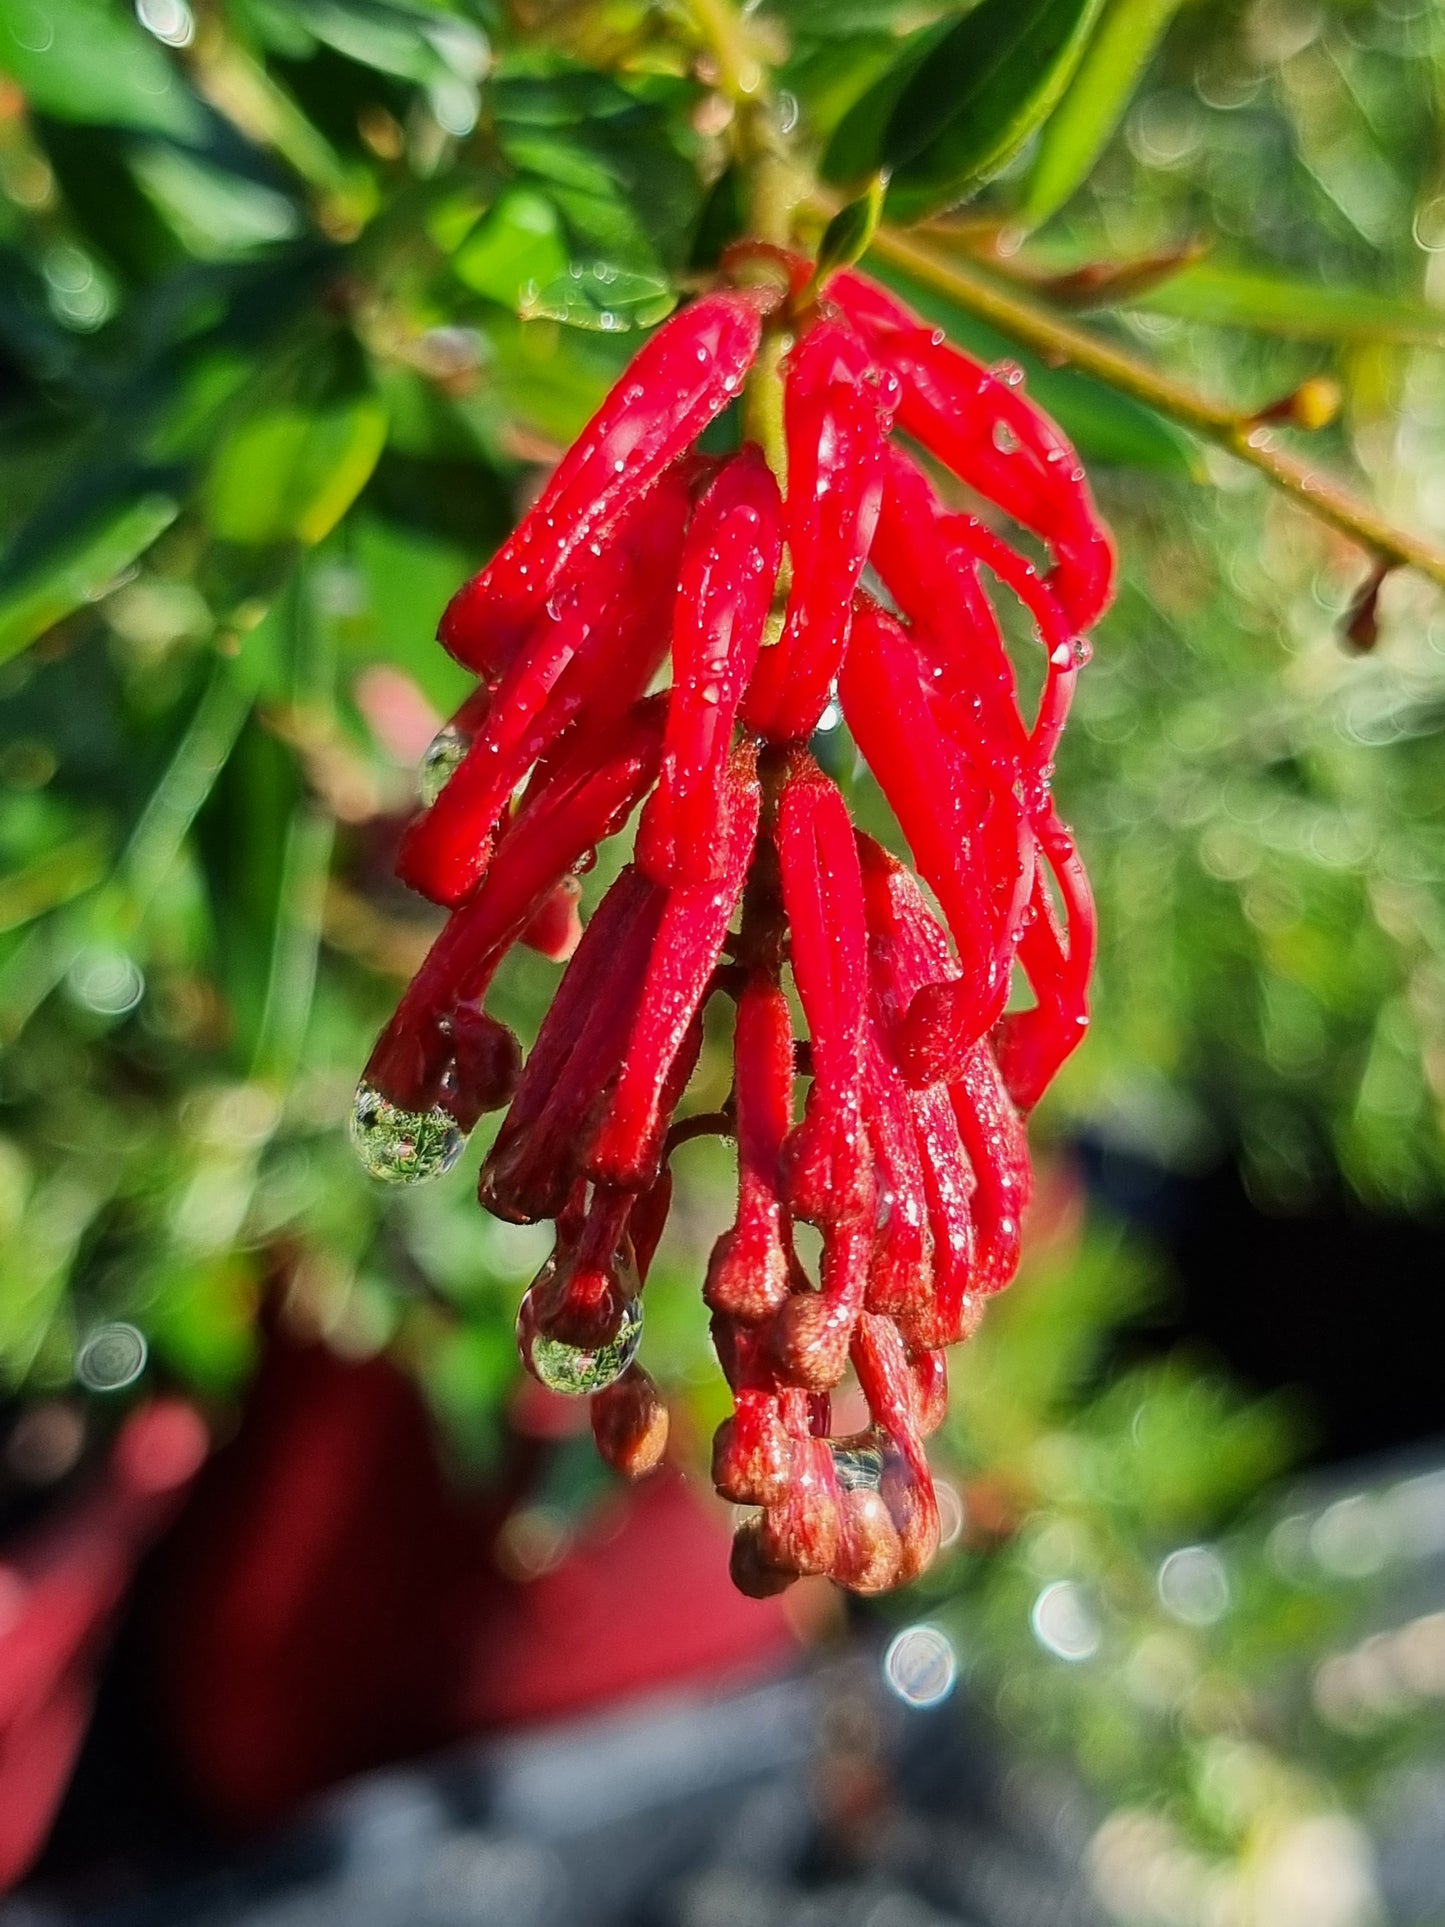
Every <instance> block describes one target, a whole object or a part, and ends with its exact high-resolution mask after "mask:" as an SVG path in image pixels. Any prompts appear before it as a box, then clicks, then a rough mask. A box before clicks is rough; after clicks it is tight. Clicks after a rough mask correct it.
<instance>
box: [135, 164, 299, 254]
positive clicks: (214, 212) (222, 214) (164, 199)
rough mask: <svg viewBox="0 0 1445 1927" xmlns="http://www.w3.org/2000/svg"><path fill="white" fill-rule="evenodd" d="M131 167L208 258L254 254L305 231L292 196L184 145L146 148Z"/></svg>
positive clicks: (184, 237)
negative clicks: (188, 150)
mask: <svg viewBox="0 0 1445 1927" xmlns="http://www.w3.org/2000/svg"><path fill="white" fill-rule="evenodd" d="M131 166H132V167H133V168H134V170H135V174H136V178H137V179H138V180H139V182H140V184H141V186H142V187H143V188H144V190H145V192H146V195H147V198H148V199H149V200H150V201H151V203H152V205H153V206H154V207H156V208H157V209H158V210H159V211H160V213H161V214H162V215H163V216H164V217H165V219H166V220H167V221H168V222H169V223H170V225H171V227H172V228H174V230H175V232H176V234H177V235H178V236H179V237H180V239H181V241H182V242H184V244H185V246H186V248H187V249H188V250H189V251H190V253H192V254H194V255H196V256H197V257H198V258H199V259H200V260H202V261H208V260H218V261H219V260H227V259H230V258H232V257H234V256H236V255H244V254H248V253H250V252H252V251H253V250H254V249H256V248H264V247H268V246H274V245H275V244H276V243H277V242H278V241H287V240H290V239H291V237H292V236H293V235H295V234H297V233H299V232H300V229H301V211H300V209H299V208H298V207H297V206H296V204H295V202H294V201H292V200H290V199H288V197H287V196H286V195H284V194H280V193H278V192H277V191H276V189H275V188H272V187H266V186H264V185H263V184H262V183H261V182H260V181H252V180H247V179H246V178H245V177H244V176H242V175H239V174H233V173H229V172H228V171H227V170H225V169H224V168H219V167H212V166H211V165H209V163H207V162H205V161H201V160H197V159H196V158H195V157H194V155H191V154H185V153H182V152H181V151H180V149H179V148H175V147H162V146H159V145H157V146H153V147H145V148H142V149H141V150H140V151H139V152H138V153H137V154H135V155H133V156H132V159H131Z"/></svg>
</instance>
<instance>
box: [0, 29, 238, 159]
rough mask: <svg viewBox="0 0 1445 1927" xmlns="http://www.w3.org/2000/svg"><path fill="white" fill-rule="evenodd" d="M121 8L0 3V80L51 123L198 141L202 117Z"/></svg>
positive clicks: (172, 72) (155, 48) (164, 61)
mask: <svg viewBox="0 0 1445 1927" xmlns="http://www.w3.org/2000/svg"><path fill="white" fill-rule="evenodd" d="M129 16H130V9H129V8H128V7H120V6H114V5H112V4H110V0H66V3H65V4H64V5H63V6H62V5H57V4H56V0H44V3H43V4H42V0H7V4H6V5H5V6H4V7H0V73H7V74H9V75H10V76H11V78H12V79H13V80H15V81H16V82H18V83H19V86H20V88H21V90H22V91H23V93H24V94H25V96H26V98H27V100H29V102H30V104H31V106H32V107H34V108H36V109H37V110H38V111H39V112H40V113H42V114H52V115H54V117H55V118H56V119H57V120H73V121H86V122H92V123H94V124H96V125H98V126H102V127H134V128H139V129H140V130H142V131H143V132H145V133H150V134H168V135H170V136H172V137H173V138H174V139H176V140H199V139H201V138H202V137H203V136H204V134H205V131H206V116H205V114H204V112H203V110H202V108H201V105H200V103H199V102H198V101H197V100H196V98H195V96H194V95H193V94H191V93H189V92H188V91H187V89H186V87H185V84H184V82H183V81H182V79H181V76H180V74H179V72H178V71H177V70H176V69H175V68H174V67H173V66H172V65H171V63H170V61H169V60H168V59H167V58H166V56H165V55H164V54H163V53H162V52H161V49H160V47H159V46H158V45H157V44H156V42H155V41H154V40H152V39H151V38H150V36H149V35H148V34H147V33H145V32H144V30H143V29H142V28H141V27H140V26H138V25H137V23H136V21H135V20H134V19H133V18H131V17H129Z"/></svg>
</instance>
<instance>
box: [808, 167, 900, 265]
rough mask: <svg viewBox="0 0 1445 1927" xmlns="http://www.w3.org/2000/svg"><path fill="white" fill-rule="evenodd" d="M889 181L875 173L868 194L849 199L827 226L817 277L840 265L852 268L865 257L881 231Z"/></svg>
mask: <svg viewBox="0 0 1445 1927" xmlns="http://www.w3.org/2000/svg"><path fill="white" fill-rule="evenodd" d="M884 187H885V182H884V178H883V176H882V175H881V174H875V175H874V176H873V179H872V180H871V181H870V182H869V184H868V191H867V193H866V194H860V195H859V197H858V199H857V200H856V201H849V202H848V204H847V206H846V207H840V208H839V209H838V212H837V213H836V214H835V215H834V216H833V218H832V220H831V221H829V223H828V225H827V227H825V228H824V229H823V238H822V240H821V241H820V242H819V243H818V264H817V267H816V268H815V269H814V275H815V277H816V279H817V280H819V281H822V280H823V279H824V278H825V277H826V276H827V275H830V274H836V273H837V272H838V270H839V269H840V268H851V267H852V265H853V263H854V262H855V261H861V260H862V258H863V256H864V255H865V254H866V253H867V252H868V249H869V247H870V246H871V244H872V241H873V236H874V235H875V234H876V233H877V232H878V222H879V220H880V219H881V217H882V214H883V194H884Z"/></svg>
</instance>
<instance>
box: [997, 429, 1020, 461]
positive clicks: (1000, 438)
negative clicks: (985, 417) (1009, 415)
mask: <svg viewBox="0 0 1445 1927" xmlns="http://www.w3.org/2000/svg"><path fill="white" fill-rule="evenodd" d="M993 445H994V447H995V448H996V449H997V450H998V452H999V454H1000V455H1017V454H1018V452H1019V447H1020V443H1019V438H1018V436H1017V435H1015V433H1014V432H1013V430H1012V429H1011V428H1010V427H1009V425H1008V423H1007V422H995V423H994V425H993Z"/></svg>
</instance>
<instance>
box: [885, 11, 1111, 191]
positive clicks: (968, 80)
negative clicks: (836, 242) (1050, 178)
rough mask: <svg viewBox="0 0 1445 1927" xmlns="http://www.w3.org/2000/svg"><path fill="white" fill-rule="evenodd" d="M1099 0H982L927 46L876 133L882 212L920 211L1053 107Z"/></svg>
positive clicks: (988, 173)
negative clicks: (884, 177)
mask: <svg viewBox="0 0 1445 1927" xmlns="http://www.w3.org/2000/svg"><path fill="white" fill-rule="evenodd" d="M1100 5H1101V0H982V4H981V5H980V6H978V7H976V8H975V9H974V10H973V12H972V13H970V14H966V15H965V16H964V18H963V19H962V20H960V21H959V22H958V24H957V25H956V26H955V27H953V28H952V29H951V30H950V31H949V32H948V33H947V34H946V35H945V36H944V37H943V39H942V40H940V41H938V43H937V44H936V45H935V46H934V47H933V48H932V49H931V50H930V51H929V53H928V54H927V56H926V58H925V59H924V60H923V61H922V63H921V64H920V65H919V66H918V68H917V70H916V71H915V72H914V73H913V75H912V76H911V78H910V79H909V81H908V84H907V86H905V87H904V89H903V91H902V93H900V94H899V96H898V99H897V101H896V103H895V104H894V107H893V111H892V112H891V114H890V115H889V117H888V124H887V127H886V128H885V130H884V135H883V150H882V162H883V165H884V166H886V167H888V168H890V169H891V170H892V181H891V183H890V186H889V191H888V207H889V212H890V214H892V215H893V216H894V217H895V218H896V219H899V220H920V219H922V218H923V217H924V216H926V215H928V214H932V213H936V212H937V211H938V210H940V209H942V208H946V207H952V206H954V205H955V204H956V203H957V202H959V201H961V200H963V199H964V198H965V197H966V196H967V195H969V194H970V193H972V192H973V191H974V189H976V188H978V187H981V186H982V185H983V183H984V182H985V181H987V180H989V179H991V178H992V177H993V175H995V174H997V173H998V172H999V170H1000V169H1001V168H1003V167H1005V166H1006V165H1007V164H1008V162H1009V161H1011V160H1012V159H1013V157H1014V155H1015V154H1017V153H1018V151H1019V149H1020V148H1021V147H1022V146H1023V144H1024V142H1025V141H1026V140H1027V139H1028V138H1029V136H1030V135H1031V134H1032V133H1034V131H1035V130H1036V129H1037V128H1038V127H1039V126H1040V125H1041V123H1042V122H1043V121H1044V120H1045V119H1046V118H1047V117H1048V115H1049V114H1050V113H1051V112H1052V111H1053V109H1054V107H1055V106H1056V105H1057V104H1058V101H1059V99H1060V97H1061V95H1062V94H1063V92H1064V89H1065V88H1066V87H1067V86H1068V84H1069V81H1070V80H1071V79H1072V77H1073V74H1074V71H1075V69H1076V68H1077V66H1078V64H1079V59H1080V57H1081V55H1082V54H1083V51H1084V47H1085V44H1086V42H1087V40H1088V37H1089V34H1090V31H1091V30H1092V28H1093V25H1094V21H1095V19H1096V18H1097V15H1098V12H1099V8H1100Z"/></svg>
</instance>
